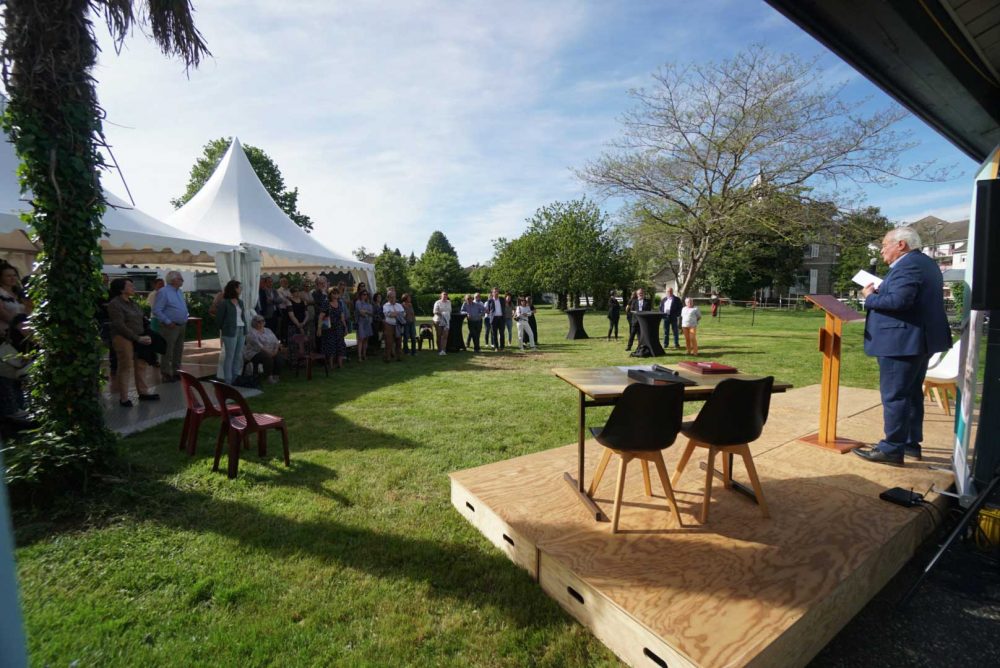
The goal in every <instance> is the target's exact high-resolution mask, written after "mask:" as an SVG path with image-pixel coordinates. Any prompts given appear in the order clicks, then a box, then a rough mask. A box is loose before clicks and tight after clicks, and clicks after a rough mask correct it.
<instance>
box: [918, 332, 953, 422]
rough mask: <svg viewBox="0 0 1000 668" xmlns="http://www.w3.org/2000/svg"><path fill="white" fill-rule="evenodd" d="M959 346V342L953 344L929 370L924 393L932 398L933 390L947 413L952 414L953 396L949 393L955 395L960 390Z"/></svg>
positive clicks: (938, 402) (939, 403)
mask: <svg viewBox="0 0 1000 668" xmlns="http://www.w3.org/2000/svg"><path fill="white" fill-rule="evenodd" d="M958 347H959V344H958V343H956V344H955V345H953V346H952V347H951V349H950V350H949V351H948V352H946V353H945V354H944V356H943V357H941V359H940V361H939V362H938V363H937V364H935V365H934V367H933V368H929V369H928V370H927V376H926V377H925V378H924V394H925V395H926V396H927V398H928V399H930V398H931V392H933V393H934V397H935V398H936V399H937V404H938V406H940V407H941V410H943V411H944V412H945V415H951V398H950V397H949V396H948V393H949V392H950V393H951V394H952V396H954V395H955V394H956V392H957V390H958ZM942 394H943V395H944V396H943V397H942Z"/></svg>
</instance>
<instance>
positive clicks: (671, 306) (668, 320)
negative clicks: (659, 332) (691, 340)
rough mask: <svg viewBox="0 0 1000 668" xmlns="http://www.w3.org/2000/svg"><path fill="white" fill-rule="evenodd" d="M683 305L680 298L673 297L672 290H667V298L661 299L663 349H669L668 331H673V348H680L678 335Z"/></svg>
mask: <svg viewBox="0 0 1000 668" xmlns="http://www.w3.org/2000/svg"><path fill="white" fill-rule="evenodd" d="M682 308H684V305H683V304H681V298H680V297H675V296H674V289H673V288H667V296H666V297H664V298H663V301H661V302H660V313H662V314H663V347H664V348H669V347H670V330H671V329H672V330H674V348H680V347H681V343H680V338H679V337H678V333H679V332H680V331H681V309H682Z"/></svg>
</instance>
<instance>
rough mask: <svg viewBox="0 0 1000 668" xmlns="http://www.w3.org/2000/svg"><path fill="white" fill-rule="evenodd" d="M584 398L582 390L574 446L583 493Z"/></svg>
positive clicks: (585, 406)
mask: <svg viewBox="0 0 1000 668" xmlns="http://www.w3.org/2000/svg"><path fill="white" fill-rule="evenodd" d="M586 399H587V395H585V394H584V393H583V392H580V407H579V415H580V425H579V432H578V433H577V442H576V448H577V468H576V471H577V473H576V474H577V480H578V483H577V484H578V489H579V491H580V492H581V493H583V441H584V431H585V430H586V429H587V402H586Z"/></svg>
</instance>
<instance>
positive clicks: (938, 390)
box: [932, 385, 944, 410]
mask: <svg viewBox="0 0 1000 668" xmlns="http://www.w3.org/2000/svg"><path fill="white" fill-rule="evenodd" d="M932 389H933V391H934V398H935V399H937V405H938V408H940V409H941V410H944V402H943V401H942V400H941V391H942V388H940V387H938V386H937V385H935V386H934V387H933V388H932Z"/></svg>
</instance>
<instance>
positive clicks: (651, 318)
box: [632, 311, 667, 357]
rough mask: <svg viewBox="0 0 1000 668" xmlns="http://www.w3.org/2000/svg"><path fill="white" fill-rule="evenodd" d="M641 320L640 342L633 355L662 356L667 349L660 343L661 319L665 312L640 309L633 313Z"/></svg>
mask: <svg viewBox="0 0 1000 668" xmlns="http://www.w3.org/2000/svg"><path fill="white" fill-rule="evenodd" d="M632 315H634V316H635V317H636V319H637V320H638V322H639V344H638V345H637V346H636V348H635V352H634V353H632V357H660V356H662V355H666V354H667V351H665V350H664V349H663V346H662V345H661V344H660V321H661V320H663V314H662V313H660V312H659V311H638V312H636V313H633V314H632Z"/></svg>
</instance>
